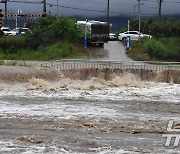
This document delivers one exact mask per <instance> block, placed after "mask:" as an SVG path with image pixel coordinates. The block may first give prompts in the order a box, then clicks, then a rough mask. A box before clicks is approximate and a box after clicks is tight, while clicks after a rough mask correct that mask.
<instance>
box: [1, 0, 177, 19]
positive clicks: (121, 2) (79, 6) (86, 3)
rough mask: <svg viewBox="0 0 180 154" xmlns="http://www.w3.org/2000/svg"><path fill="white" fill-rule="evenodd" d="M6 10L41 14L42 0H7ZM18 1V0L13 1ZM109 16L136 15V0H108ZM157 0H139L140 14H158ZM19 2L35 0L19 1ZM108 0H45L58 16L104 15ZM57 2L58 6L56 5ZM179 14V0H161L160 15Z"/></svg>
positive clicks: (48, 8)
mask: <svg viewBox="0 0 180 154" xmlns="http://www.w3.org/2000/svg"><path fill="white" fill-rule="evenodd" d="M9 1H10V2H8V4H7V7H8V12H10V13H11V12H12V13H17V12H18V9H19V10H22V13H24V14H25V13H32V14H42V13H43V5H42V3H41V2H42V0H9ZM13 1H18V2H13ZM109 1H110V16H116V15H137V14H138V5H137V4H138V1H137V0H109ZM157 1H158V0H140V3H141V7H140V9H141V15H142V16H152V15H158V9H159V4H158V2H157ZM19 2H36V4H32V3H19ZM107 2H108V0H46V3H47V5H46V6H47V12H48V13H51V14H52V15H58V16H75V15H79V16H83V17H88V16H91V17H93V16H106V14H107ZM57 4H58V6H59V7H57ZM0 8H1V9H3V10H4V4H2V3H0ZM172 14H178V15H180V0H163V2H162V15H172Z"/></svg>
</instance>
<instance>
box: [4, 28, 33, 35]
mask: <svg viewBox="0 0 180 154" xmlns="http://www.w3.org/2000/svg"><path fill="white" fill-rule="evenodd" d="M26 33H31V30H30V29H29V28H15V29H13V30H10V31H7V35H9V36H18V35H24V34H26Z"/></svg>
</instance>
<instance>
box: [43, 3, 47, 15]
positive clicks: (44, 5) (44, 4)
mask: <svg viewBox="0 0 180 154" xmlns="http://www.w3.org/2000/svg"><path fill="white" fill-rule="evenodd" d="M43 16H44V17H45V16H46V0H43Z"/></svg>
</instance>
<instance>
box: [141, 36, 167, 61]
mask: <svg viewBox="0 0 180 154" xmlns="http://www.w3.org/2000/svg"><path fill="white" fill-rule="evenodd" d="M144 49H145V51H146V52H147V53H148V54H149V55H150V57H157V58H160V59H162V58H166V57H167V52H166V47H165V46H164V45H163V44H162V43H161V42H159V41H156V40H154V39H152V40H147V41H145V43H144Z"/></svg>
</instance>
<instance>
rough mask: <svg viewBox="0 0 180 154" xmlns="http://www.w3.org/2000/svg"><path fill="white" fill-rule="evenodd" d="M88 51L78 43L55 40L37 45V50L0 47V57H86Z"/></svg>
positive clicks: (54, 58)
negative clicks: (45, 44)
mask: <svg viewBox="0 0 180 154" xmlns="http://www.w3.org/2000/svg"><path fill="white" fill-rule="evenodd" d="M87 57H89V52H88V51H87V50H85V49H84V48H83V46H81V45H78V44H76V45H75V44H72V43H68V42H57V43H55V44H52V45H50V46H47V47H42V46H41V47H39V48H38V49H37V50H32V49H29V48H16V49H14V48H13V49H12V47H11V48H6V49H3V50H2V48H1V49H0V59H11V60H40V61H48V60H58V59H63V58H87Z"/></svg>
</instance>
